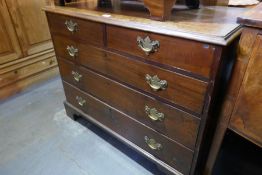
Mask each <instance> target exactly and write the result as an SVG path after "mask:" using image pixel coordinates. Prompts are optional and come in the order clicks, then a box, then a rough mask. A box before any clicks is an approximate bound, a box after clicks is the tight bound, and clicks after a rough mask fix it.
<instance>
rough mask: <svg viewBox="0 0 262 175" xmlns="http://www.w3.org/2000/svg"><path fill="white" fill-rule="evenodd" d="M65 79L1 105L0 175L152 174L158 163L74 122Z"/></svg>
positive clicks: (47, 83)
mask: <svg viewBox="0 0 262 175" xmlns="http://www.w3.org/2000/svg"><path fill="white" fill-rule="evenodd" d="M64 99H65V97H64V93H63V89H62V84H61V80H60V78H55V79H52V80H50V81H48V82H46V83H44V84H41V85H38V86H35V87H33V88H30V89H29V90H27V91H25V92H23V93H21V94H19V95H17V96H15V97H12V98H10V99H8V100H6V101H4V102H0V175H150V174H161V173H160V172H159V171H158V170H157V168H156V167H155V165H154V164H152V163H151V162H149V161H147V160H146V159H145V158H143V157H142V156H139V155H138V154H137V153H136V152H134V151H133V150H131V149H130V148H128V147H127V146H125V145H123V144H122V143H120V142H119V141H117V140H116V139H114V138H112V137H111V136H109V135H108V134H106V133H105V132H103V131H102V130H101V129H99V128H97V127H95V126H93V125H91V124H90V123H88V122H86V121H80V123H79V122H75V121H72V120H71V119H70V118H68V117H67V116H66V114H65V110H64V107H63V101H64Z"/></svg>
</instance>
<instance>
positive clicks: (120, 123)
mask: <svg viewBox="0 0 262 175" xmlns="http://www.w3.org/2000/svg"><path fill="white" fill-rule="evenodd" d="M64 89H65V92H66V93H65V94H66V98H67V101H68V102H69V103H70V104H72V105H73V106H75V107H77V108H79V109H81V110H82V111H83V112H85V114H87V115H90V116H92V117H93V118H94V119H96V120H97V121H98V122H100V123H102V124H103V125H105V126H107V127H108V128H110V129H111V130H112V131H114V132H116V133H118V134H119V135H121V136H122V137H124V138H126V139H128V140H129V141H131V142H133V143H134V144H136V145H137V146H139V147H141V148H143V149H144V150H146V151H147V152H149V153H151V154H152V155H154V156H155V157H157V158H159V159H160V160H162V161H164V162H166V163H168V164H170V165H172V166H173V167H174V168H176V169H177V170H179V171H181V172H182V173H184V174H188V173H189V171H190V164H191V161H192V157H193V152H192V151H191V150H189V149H187V148H185V147H183V146H181V145H179V144H177V143H175V142H172V141H171V140H169V139H167V138H165V137H163V136H161V135H159V134H158V133H157V132H156V131H154V130H152V129H150V128H148V127H145V126H144V125H143V124H140V123H138V122H136V121H134V120H132V119H131V118H129V117H128V116H127V115H124V114H123V113H120V112H119V111H117V110H115V109H114V108H112V107H110V106H108V105H106V104H104V103H103V102H101V101H99V100H98V99H96V98H95V97H93V96H91V95H89V94H86V93H83V92H81V91H79V90H77V89H75V88H73V87H72V86H70V85H69V84H67V83H64ZM76 96H80V97H82V98H83V99H85V100H86V103H85V104H84V106H79V105H78V103H77V101H76ZM145 136H148V137H149V138H153V139H155V140H156V141H157V142H159V143H161V144H162V147H163V148H162V149H161V150H152V149H150V148H149V147H148V146H147V144H146V143H145V141H144V137H145Z"/></svg>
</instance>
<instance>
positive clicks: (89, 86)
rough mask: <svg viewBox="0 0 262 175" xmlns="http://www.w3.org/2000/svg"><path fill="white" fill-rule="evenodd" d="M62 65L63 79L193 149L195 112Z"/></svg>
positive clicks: (94, 74)
mask: <svg viewBox="0 0 262 175" xmlns="http://www.w3.org/2000/svg"><path fill="white" fill-rule="evenodd" d="M59 66H60V72H61V75H62V79H63V80H64V81H66V82H69V83H70V84H73V85H75V86H76V87H78V88H80V89H82V90H84V91H85V92H87V93H90V94H92V95H94V96H95V97H97V98H98V99H100V100H102V101H104V102H105V103H107V104H109V105H111V106H113V107H114V108H116V109H118V110H120V111H122V112H124V113H126V114H127V115H129V116H131V117H133V118H134V119H136V120H138V121H140V122H142V123H144V124H145V125H147V126H149V127H151V128H153V129H154V130H156V131H158V132H160V133H162V134H164V135H166V136H167V137H169V138H171V139H172V140H175V141H177V142H180V143H181V144H183V145H185V146H187V147H188V148H190V149H194V147H195V142H196V138H197V133H198V127H199V123H200V120H199V119H198V118H196V117H195V116H192V115H190V114H188V113H186V112H183V111H181V110H178V109H177V108H175V107H173V106H170V105H167V104H165V103H162V102H160V101H158V100H155V99H154V98H152V97H149V96H147V95H145V94H142V93H139V92H138V91H136V90H133V89H131V88H128V87H126V86H124V85H122V84H119V83H117V82H115V81H112V80H110V79H108V78H106V77H103V76H101V75H98V74H96V73H94V72H92V71H89V70H87V69H85V68H83V67H77V66H74V65H73V64H71V63H66V62H65V61H61V60H59ZM72 72H74V73H77V74H78V75H81V77H80V80H79V81H76V80H75V79H74V78H73V76H72Z"/></svg>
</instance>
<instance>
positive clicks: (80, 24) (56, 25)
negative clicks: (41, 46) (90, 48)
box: [47, 13, 104, 46]
mask: <svg viewBox="0 0 262 175" xmlns="http://www.w3.org/2000/svg"><path fill="white" fill-rule="evenodd" d="M47 18H48V23H49V28H50V32H51V34H52V36H55V35H56V34H61V35H64V36H67V37H70V38H72V39H74V40H75V41H84V42H85V43H89V44H94V45H97V46H103V45H104V24H101V23H97V22H92V21H86V20H82V19H79V18H75V17H71V16H64V15H58V14H52V13H47Z"/></svg>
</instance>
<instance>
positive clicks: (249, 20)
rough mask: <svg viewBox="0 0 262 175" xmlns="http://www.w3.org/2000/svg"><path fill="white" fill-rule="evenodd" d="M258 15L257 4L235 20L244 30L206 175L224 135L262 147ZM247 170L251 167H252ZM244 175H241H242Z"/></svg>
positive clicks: (261, 38) (261, 22)
mask: <svg viewBox="0 0 262 175" xmlns="http://www.w3.org/2000/svg"><path fill="white" fill-rule="evenodd" d="M261 11H262V4H261V3H260V4H259V5H257V6H256V7H255V8H253V9H251V10H250V11H248V12H247V13H246V14H245V15H244V14H242V15H241V16H240V17H239V18H238V23H240V24H242V25H244V26H245V27H244V29H243V31H242V34H241V38H240V42H239V45H238V53H237V59H236V62H235V65H234V67H233V72H232V76H231V79H230V82H229V88H228V90H227V92H226V96H225V99H224V100H223V105H222V110H221V112H220V116H219V119H218V125H217V127H216V131H215V135H214V138H213V143H212V146H211V149H210V153H209V157H208V161H207V162H206V168H205V173H206V174H208V175H209V174H212V171H213V168H214V165H215V162H216V160H217V158H218V155H219V152H220V150H221V148H222V143H223V140H224V138H225V134H226V133H227V131H234V132H235V133H236V134H237V135H240V137H241V138H242V139H243V140H245V139H247V140H249V141H251V142H253V143H254V144H256V145H257V146H258V147H260V149H261V147H262V116H261V114H262V100H261V99H262V72H261V70H262V15H261ZM251 142H250V143H251ZM243 151H246V150H243ZM222 152H223V151H222ZM258 154H260V152H258ZM229 157H230V156H229ZM219 159H220V157H219ZM259 163H260V162H259ZM246 164H249V163H246ZM249 166H251V167H252V166H253V165H252V164H251V165H249ZM234 168H235V169H237V168H238V167H232V169H234ZM254 169H255V168H254ZM248 173H249V172H247V173H245V172H244V173H243V174H248ZM249 174H250V173H249Z"/></svg>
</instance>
